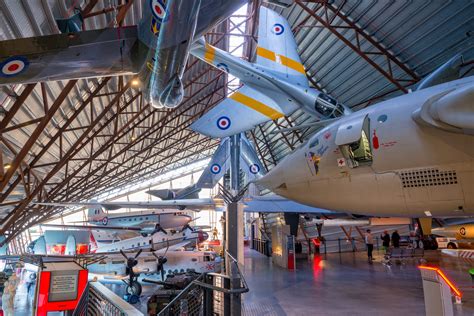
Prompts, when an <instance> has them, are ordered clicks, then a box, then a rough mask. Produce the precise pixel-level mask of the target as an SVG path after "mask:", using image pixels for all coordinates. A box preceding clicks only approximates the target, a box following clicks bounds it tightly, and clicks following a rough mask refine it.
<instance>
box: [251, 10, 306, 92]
mask: <svg viewBox="0 0 474 316" xmlns="http://www.w3.org/2000/svg"><path fill="white" fill-rule="evenodd" d="M259 19H260V20H259V24H258V46H257V60H256V63H257V64H258V65H259V66H263V67H265V68H267V69H269V70H270V71H271V72H272V73H274V74H275V75H276V76H278V77H280V78H282V79H285V80H288V82H291V83H294V84H296V85H299V86H302V87H309V81H308V78H307V77H306V71H305V69H304V66H303V64H302V63H301V58H300V56H299V54H298V46H297V45H296V41H295V38H294V36H293V32H292V31H291V27H290V25H289V24H288V21H287V20H286V19H285V18H284V17H282V16H281V15H279V14H278V13H276V12H275V11H273V10H270V9H268V8H265V7H260V17H259Z"/></svg>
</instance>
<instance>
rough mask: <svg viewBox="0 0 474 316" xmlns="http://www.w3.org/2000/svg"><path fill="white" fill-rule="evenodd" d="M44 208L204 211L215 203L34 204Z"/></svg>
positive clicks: (190, 200)
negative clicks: (82, 207)
mask: <svg viewBox="0 0 474 316" xmlns="http://www.w3.org/2000/svg"><path fill="white" fill-rule="evenodd" d="M35 204H36V205H44V206H63V207H72V206H84V207H91V208H93V207H103V208H105V209H107V210H118V209H121V208H140V209H157V208H173V209H180V210H182V209H185V208H186V209H191V210H195V211H198V210H204V209H209V208H213V207H215V206H216V203H215V202H214V200H212V199H184V200H166V201H148V202H139V201H137V202H128V201H124V202H50V203H43V202H41V203H35Z"/></svg>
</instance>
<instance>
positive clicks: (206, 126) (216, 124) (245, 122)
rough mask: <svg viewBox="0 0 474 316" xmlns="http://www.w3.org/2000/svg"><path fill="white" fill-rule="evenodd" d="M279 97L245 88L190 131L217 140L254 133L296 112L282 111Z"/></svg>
mask: <svg viewBox="0 0 474 316" xmlns="http://www.w3.org/2000/svg"><path fill="white" fill-rule="evenodd" d="M279 97H280V95H279V94H278V92H272V97H271V98H270V97H269V96H268V95H266V94H263V93H262V92H260V91H258V90H256V89H253V88H251V87H249V86H243V87H241V88H240V89H239V90H237V91H235V92H234V93H233V94H231V95H230V96H229V97H228V98H227V99H225V100H224V101H222V102H221V103H219V104H218V105H216V106H215V107H214V108H212V109H211V110H210V111H208V112H207V113H206V114H204V115H203V116H202V117H201V118H199V119H198V120H197V121H195V122H194V123H193V124H191V129H192V130H194V131H196V132H198V133H200V134H203V135H206V136H209V137H214V138H217V137H218V138H222V137H226V136H231V135H235V134H238V133H240V132H243V131H246V130H249V129H252V128H253V127H254V126H256V125H258V124H261V123H264V122H267V121H269V120H276V119H278V118H280V117H283V116H285V114H288V113H291V112H293V111H294V110H295V109H296V107H294V108H293V107H288V108H285V109H283V108H282V107H280V105H279V104H278V103H277V102H276V101H275V99H278V98H279ZM280 99H281V98H280ZM283 99H284V100H286V98H283Z"/></svg>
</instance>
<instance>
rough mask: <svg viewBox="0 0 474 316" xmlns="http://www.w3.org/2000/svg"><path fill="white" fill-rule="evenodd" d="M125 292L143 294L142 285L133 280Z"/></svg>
mask: <svg viewBox="0 0 474 316" xmlns="http://www.w3.org/2000/svg"><path fill="white" fill-rule="evenodd" d="M125 292H126V293H127V294H128V295H137V296H140V294H142V286H141V284H140V283H138V282H133V283H132V285H127V287H126V289H125Z"/></svg>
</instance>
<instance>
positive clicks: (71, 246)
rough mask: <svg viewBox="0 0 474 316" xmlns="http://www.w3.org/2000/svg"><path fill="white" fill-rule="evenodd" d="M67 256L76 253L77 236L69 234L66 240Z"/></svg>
mask: <svg viewBox="0 0 474 316" xmlns="http://www.w3.org/2000/svg"><path fill="white" fill-rule="evenodd" d="M64 254H65V255H67V256H75V255H76V237H74V235H69V236H68V237H67V241H66V250H65V252H64Z"/></svg>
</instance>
